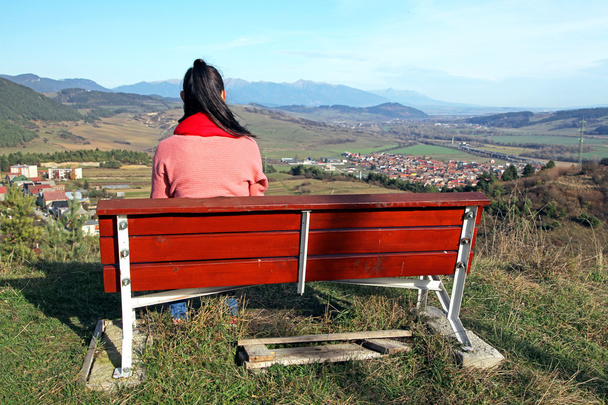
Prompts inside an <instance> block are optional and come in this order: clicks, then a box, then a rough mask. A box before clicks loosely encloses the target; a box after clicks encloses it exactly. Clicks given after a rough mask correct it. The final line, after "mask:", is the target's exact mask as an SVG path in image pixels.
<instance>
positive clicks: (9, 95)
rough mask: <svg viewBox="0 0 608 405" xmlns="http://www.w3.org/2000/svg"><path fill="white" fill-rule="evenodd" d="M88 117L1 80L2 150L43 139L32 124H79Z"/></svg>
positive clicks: (31, 91)
mask: <svg viewBox="0 0 608 405" xmlns="http://www.w3.org/2000/svg"><path fill="white" fill-rule="evenodd" d="M83 118H84V117H83V116H82V115H81V114H79V113H78V112H77V111H75V110H74V109H72V108H70V107H67V106H64V105H61V104H59V103H57V102H55V101H53V100H51V99H49V98H47V97H45V96H43V95H41V94H39V93H36V92H35V91H34V90H32V89H30V88H28V87H25V86H21V85H19V84H16V83H13V82H11V81H9V80H6V79H2V78H0V147H2V148H6V147H14V146H18V145H23V144H25V143H27V142H30V141H32V140H33V139H35V138H37V137H38V136H39V135H38V134H37V133H36V132H34V131H32V129H35V128H36V124H34V123H33V122H32V121H42V122H47V123H48V122H61V121H72V122H73V121H78V120H81V119H83Z"/></svg>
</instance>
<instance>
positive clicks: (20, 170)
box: [11, 165, 38, 179]
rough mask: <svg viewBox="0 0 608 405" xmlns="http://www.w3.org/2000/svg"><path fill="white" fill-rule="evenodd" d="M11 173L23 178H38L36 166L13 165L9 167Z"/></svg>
mask: <svg viewBox="0 0 608 405" xmlns="http://www.w3.org/2000/svg"><path fill="white" fill-rule="evenodd" d="M11 173H15V174H22V175H24V176H25V177H28V178H30V179H31V178H32V177H38V166H36V165H14V166H11Z"/></svg>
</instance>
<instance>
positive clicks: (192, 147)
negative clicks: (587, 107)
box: [150, 135, 268, 198]
mask: <svg viewBox="0 0 608 405" xmlns="http://www.w3.org/2000/svg"><path fill="white" fill-rule="evenodd" d="M266 187H268V179H267V178H266V176H265V175H264V173H263V172H262V159H261V156H260V150H259V149H258V145H257V143H256V142H255V141H254V140H253V139H252V138H249V137H247V136H244V137H240V138H233V137H229V136H189V135H173V136H172V137H170V138H167V139H165V140H163V141H161V142H160V144H159V145H158V148H157V149H156V154H155V155H154V163H153V166H152V192H151V195H150V197H151V198H207V197H235V196H250V195H251V196H260V195H264V190H266Z"/></svg>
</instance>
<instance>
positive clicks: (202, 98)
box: [180, 59, 251, 136]
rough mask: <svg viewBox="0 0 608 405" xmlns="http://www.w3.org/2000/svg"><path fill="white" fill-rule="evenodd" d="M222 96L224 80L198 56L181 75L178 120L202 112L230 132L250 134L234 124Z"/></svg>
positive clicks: (237, 134)
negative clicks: (181, 85) (181, 101)
mask: <svg viewBox="0 0 608 405" xmlns="http://www.w3.org/2000/svg"><path fill="white" fill-rule="evenodd" d="M225 99H226V92H225V90H224V81H223V80H222V76H221V75H220V73H219V72H218V71H217V69H216V68H214V67H213V66H211V65H208V64H206V63H205V61H204V60H202V59H197V60H195V61H194V65H193V66H192V67H191V68H190V69H188V71H187V72H186V75H185V76H184V85H183V92H182V100H184V116H183V117H182V118H181V119H180V122H181V121H183V120H185V119H186V118H188V117H189V116H191V115H194V114H197V113H204V114H206V115H207V116H208V117H209V118H210V119H211V120H212V121H213V122H215V124H216V125H217V126H219V127H220V128H222V129H223V130H224V131H226V132H229V133H231V134H232V135H235V136H243V135H249V136H251V133H250V132H249V131H248V130H247V129H245V128H244V127H242V126H241V125H240V124H239V123H238V121H237V120H236V118H235V117H234V115H233V114H232V112H231V111H230V109H229V108H228V106H227V105H226V103H225Z"/></svg>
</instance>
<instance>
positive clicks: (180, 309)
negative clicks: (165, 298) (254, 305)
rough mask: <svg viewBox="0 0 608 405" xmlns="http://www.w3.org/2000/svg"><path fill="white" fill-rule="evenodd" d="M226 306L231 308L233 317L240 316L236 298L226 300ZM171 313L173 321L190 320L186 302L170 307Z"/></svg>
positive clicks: (175, 303)
mask: <svg viewBox="0 0 608 405" xmlns="http://www.w3.org/2000/svg"><path fill="white" fill-rule="evenodd" d="M226 305H228V308H230V312H231V313H232V315H233V316H237V315H238V314H239V299H238V298H237V297H234V296H230V297H227V298H226ZM169 311H171V318H173V319H183V320H186V319H188V308H187V307H186V300H182V301H176V302H174V303H172V304H171V305H169Z"/></svg>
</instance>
